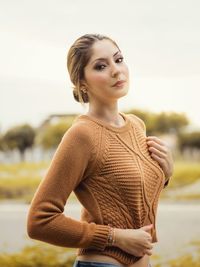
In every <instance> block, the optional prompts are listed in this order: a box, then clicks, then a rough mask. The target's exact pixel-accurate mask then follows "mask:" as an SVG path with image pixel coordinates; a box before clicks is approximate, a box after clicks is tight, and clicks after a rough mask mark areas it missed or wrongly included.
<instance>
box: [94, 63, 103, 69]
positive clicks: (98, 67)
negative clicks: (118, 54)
mask: <svg viewBox="0 0 200 267" xmlns="http://www.w3.org/2000/svg"><path fill="white" fill-rule="evenodd" d="M105 67H106V65H105V64H99V65H96V66H95V67H94V68H95V70H103V69H104V68H105Z"/></svg>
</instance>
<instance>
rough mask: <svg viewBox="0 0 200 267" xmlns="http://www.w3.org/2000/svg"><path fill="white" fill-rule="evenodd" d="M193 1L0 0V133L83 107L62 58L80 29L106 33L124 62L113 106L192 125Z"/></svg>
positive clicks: (199, 68) (196, 117)
mask: <svg viewBox="0 0 200 267" xmlns="http://www.w3.org/2000/svg"><path fill="white" fill-rule="evenodd" d="M199 10H200V1H199V0H190V1H189V0H188V1H186V0H173V1H163V0H151V1H149V0H137V1H136V0H123V1H118V0H101V1H96V0H84V1H83V0H59V1H56V0H34V1H33V0H24V1H23V0H17V1H16V0H4V1H3V0H0V31H1V35H0V46H1V49H0V90H1V94H0V132H1V131H2V132H3V131H6V130H7V129H9V128H10V127H13V126H16V125H19V124H23V123H29V124H31V125H32V126H34V127H37V126H39V125H40V124H41V123H42V122H43V120H45V119H46V118H47V117H48V116H49V115H51V114H60V113H61V114H65V113H66V114H67V113H85V112H86V111H87V107H86V108H83V107H82V106H81V104H79V103H77V102H76V101H75V100H74V99H73V96H72V89H71V83H70V80H69V76H68V73H67V68H66V56H67V52H68V49H69V48H70V46H71V45H72V43H73V42H74V41H75V40H76V39H77V38H78V37H80V36H81V35H83V34H85V33H101V34H105V35H108V36H109V37H111V38H112V39H114V40H115V41H116V42H117V43H118V45H119V47H120V49H121V51H122V53H123V56H124V60H125V62H126V63H127V65H128V67H129V72H130V89H129V93H128V95H127V96H125V97H123V98H122V99H120V101H119V110H121V111H126V110H128V109H133V108H139V109H143V110H147V111H153V112H161V111H175V112H181V113H184V114H186V116H187V117H188V118H189V119H190V121H191V123H192V124H193V125H196V126H198V127H199V126H200V107H199V102H200V16H199Z"/></svg>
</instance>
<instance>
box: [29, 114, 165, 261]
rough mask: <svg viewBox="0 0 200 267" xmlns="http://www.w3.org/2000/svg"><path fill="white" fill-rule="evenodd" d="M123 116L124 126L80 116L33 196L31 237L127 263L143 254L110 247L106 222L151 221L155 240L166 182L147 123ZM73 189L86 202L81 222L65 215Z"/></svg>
mask: <svg viewBox="0 0 200 267" xmlns="http://www.w3.org/2000/svg"><path fill="white" fill-rule="evenodd" d="M120 114H121V115H122V116H123V117H124V119H125V125H124V126H122V127H119V128H118V127H115V126H111V125H110V124H108V123H105V122H102V121H101V120H98V119H94V118H91V117H89V116H87V115H80V116H78V117H77V118H76V120H75V121H74V123H73V125H72V126H71V127H70V129H69V130H68V131H67V132H66V133H65V135H64V136H63V138H62V141H61V143H60V144H59V146H58V148H57V151H56V153H55V155H54V157H53V159H52V162H51V164H50V167H49V169H48V171H47V174H46V176H45V177H44V178H43V180H42V181H41V183H40V185H39V187H38V189H37V191H36V192H35V195H34V197H33V199H32V202H31V205H30V209H29V213H28V218H27V231H28V235H29V237H30V238H33V239H37V240H41V241H44V242H48V243H51V244H54V245H57V246H63V247H74V248H79V250H78V255H81V254H85V253H99V254H102V255H108V256H111V257H113V258H115V259H117V260H118V261H120V262H121V263H122V264H125V265H127V264H132V263H134V262H136V261H137V260H139V259H140V258H139V257H135V256H133V255H130V254H128V253H126V252H124V251H122V250H121V249H119V248H117V247H108V246H107V238H108V234H109V226H108V225H111V226H113V227H115V228H122V229H137V228H140V227H142V226H144V225H147V224H153V225H154V228H153V230H152V232H151V234H152V239H153V242H157V236H156V212H157V205H158V198H159V194H160V192H161V190H162V189H163V188H164V187H165V186H166V185H167V183H168V181H166V180H165V176H164V173H163V171H162V169H161V168H160V166H159V165H158V163H157V162H156V161H155V160H153V159H152V158H151V156H150V154H149V152H148V149H147V144H146V140H145V137H146V135H145V126H144V123H143V121H142V120H140V119H139V118H138V117H136V116H135V115H132V114H124V113H121V112H120ZM72 191H74V192H75V194H76V196H77V198H78V199H79V201H80V202H81V204H82V205H83V210H82V213H81V221H77V220H74V219H72V218H70V217H66V216H65V215H64V213H63V211H64V206H65V204H66V201H67V199H68V197H69V195H70V193H71V192H72Z"/></svg>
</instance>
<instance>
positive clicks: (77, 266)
mask: <svg viewBox="0 0 200 267" xmlns="http://www.w3.org/2000/svg"><path fill="white" fill-rule="evenodd" d="M87 266H90V267H119V265H116V264H113V263H106V262H94V261H75V262H74V265H73V267H87ZM149 267H151V264H150V263H149Z"/></svg>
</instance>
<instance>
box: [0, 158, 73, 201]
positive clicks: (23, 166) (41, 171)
mask: <svg viewBox="0 0 200 267" xmlns="http://www.w3.org/2000/svg"><path fill="white" fill-rule="evenodd" d="M49 164H50V163H49V162H40V163H30V162H23V163H16V164H0V200H5V199H9V200H19V201H22V202H25V203H30V201H31V199H32V198H33V194H34V193H35V191H36V189H37V187H38V185H39V183H40V181H41V180H42V178H44V176H45V172H46V171H47V168H48V166H49ZM75 199H76V197H75V195H74V193H72V194H71V195H70V199H69V201H74V200H75Z"/></svg>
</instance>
